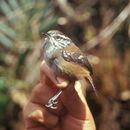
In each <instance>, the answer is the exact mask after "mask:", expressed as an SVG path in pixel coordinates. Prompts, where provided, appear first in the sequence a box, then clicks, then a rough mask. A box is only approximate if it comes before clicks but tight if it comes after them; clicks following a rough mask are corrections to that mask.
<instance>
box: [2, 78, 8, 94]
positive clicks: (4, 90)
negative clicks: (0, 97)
mask: <svg viewBox="0 0 130 130" xmlns="http://www.w3.org/2000/svg"><path fill="white" fill-rule="evenodd" d="M6 92H7V84H6V80H5V78H4V77H0V93H6Z"/></svg>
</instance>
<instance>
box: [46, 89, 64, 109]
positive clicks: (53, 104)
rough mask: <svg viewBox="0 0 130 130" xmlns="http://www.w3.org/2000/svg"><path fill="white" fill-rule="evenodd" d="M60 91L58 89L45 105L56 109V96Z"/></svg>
mask: <svg viewBox="0 0 130 130" xmlns="http://www.w3.org/2000/svg"><path fill="white" fill-rule="evenodd" d="M61 93H62V90H60V91H59V92H58V93H57V94H56V95H55V96H53V97H52V98H51V99H50V100H49V101H48V103H47V104H46V105H45V106H46V107H48V108H51V109H57V104H58V97H59V96H60V95H61Z"/></svg>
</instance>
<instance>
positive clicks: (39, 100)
mask: <svg viewBox="0 0 130 130" xmlns="http://www.w3.org/2000/svg"><path fill="white" fill-rule="evenodd" d="M62 83H63V81H62V80H61V81H59V82H58V81H57V80H56V79H55V75H54V73H53V72H52V70H50V69H49V67H48V66H47V65H46V63H45V62H43V63H42V65H41V76H40V82H39V83H38V84H37V85H36V86H35V87H34V90H33V91H32V95H31V98H30V100H29V102H28V104H27V105H26V106H25V108H24V111H23V114H24V121H25V127H26V130H96V128H95V123H94V120H93V117H92V114H91V112H90V109H89V107H88V104H87V102H86V99H85V97H84V95H83V93H82V91H81V87H82V86H81V84H80V83H79V82H78V81H77V82H72V83H71V84H70V85H69V86H68V87H67V88H65V89H64V90H63V93H62V94H61V96H60V100H59V101H58V108H57V109H56V110H52V109H50V108H46V107H45V104H47V102H48V100H49V99H50V98H51V97H52V96H54V95H55V94H56V92H57V86H59V84H62Z"/></svg>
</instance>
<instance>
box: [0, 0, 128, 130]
mask: <svg viewBox="0 0 130 130" xmlns="http://www.w3.org/2000/svg"><path fill="white" fill-rule="evenodd" d="M50 29H58V30H61V31H63V32H64V33H65V34H67V35H68V36H69V37H71V38H72V39H73V41H74V42H75V43H77V45H78V46H79V47H81V48H82V49H83V51H84V52H85V53H88V59H89V61H90V62H91V64H92V66H93V69H94V76H93V78H94V82H95V86H96V88H97V90H98V91H99V92H100V93H101V95H102V96H101V97H100V98H97V97H95V94H94V93H93V90H92V89H91V87H89V88H88V90H87V100H88V102H89V106H90V108H91V110H92V113H93V115H94V118H95V121H96V125H97V130H130V1H129V0H68V1H67V0H0V130H23V129H24V125H23V121H22V108H23V107H24V105H25V104H26V103H27V101H28V97H29V95H30V94H31V90H32V88H33V86H34V85H35V84H36V83H37V82H38V78H39V66H40V63H41V61H42V59H43V56H42V55H43V54H42V42H43V39H42V38H41V33H42V32H46V31H48V30H50Z"/></svg>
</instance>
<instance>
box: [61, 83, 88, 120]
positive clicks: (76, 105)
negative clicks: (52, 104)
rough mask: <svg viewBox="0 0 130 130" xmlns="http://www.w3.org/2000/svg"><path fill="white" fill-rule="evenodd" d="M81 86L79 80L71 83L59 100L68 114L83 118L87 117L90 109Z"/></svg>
mask: <svg viewBox="0 0 130 130" xmlns="http://www.w3.org/2000/svg"><path fill="white" fill-rule="evenodd" d="M81 87H82V86H81V84H80V82H79V81H77V82H76V83H74V82H73V83H71V84H70V86H69V87H67V88H66V89H65V90H64V92H63V94H62V95H61V100H62V102H63V104H64V106H65V107H66V108H67V110H68V112H69V114H70V115H72V116H73V117H75V118H77V119H81V120H85V119H88V112H89V113H90V110H89V107H88V105H87V102H86V99H85V97H84V95H83V92H82V89H81Z"/></svg>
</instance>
